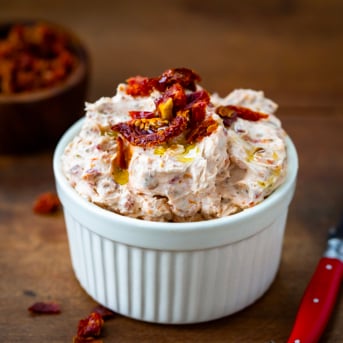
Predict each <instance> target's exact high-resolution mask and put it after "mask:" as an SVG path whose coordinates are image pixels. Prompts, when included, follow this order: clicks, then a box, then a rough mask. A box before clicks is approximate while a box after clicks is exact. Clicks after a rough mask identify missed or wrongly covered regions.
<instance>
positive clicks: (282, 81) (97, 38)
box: [0, 0, 343, 342]
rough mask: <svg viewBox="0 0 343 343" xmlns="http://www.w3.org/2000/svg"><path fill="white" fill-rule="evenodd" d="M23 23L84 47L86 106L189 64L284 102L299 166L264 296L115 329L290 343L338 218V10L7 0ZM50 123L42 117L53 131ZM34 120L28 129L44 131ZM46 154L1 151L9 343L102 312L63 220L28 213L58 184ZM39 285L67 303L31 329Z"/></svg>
mask: <svg viewBox="0 0 343 343" xmlns="http://www.w3.org/2000/svg"><path fill="white" fill-rule="evenodd" d="M22 19H29V20H30V19H44V20H48V21H51V22H55V23H57V24H60V25H62V26H65V27H66V28H68V29H70V30H72V31H74V33H75V34H76V35H77V36H79V38H80V39H81V40H82V41H83V42H84V44H85V46H86V47H87V49H88V52H89V55H90V59H91V69H90V82H89V89H88V93H87V96H86V100H87V101H89V102H93V101H95V100H97V99H98V98H99V97H102V96H112V95H114V93H115V91H116V86H117V84H118V83H120V82H123V81H125V80H126V79H127V78H129V77H131V76H135V75H138V74H141V75H144V76H157V75H159V74H161V73H162V72H163V71H164V70H165V69H169V68H174V67H187V68H192V69H194V70H195V71H196V72H197V73H198V74H200V75H201V77H202V80H203V81H202V85H203V86H204V87H205V88H207V89H208V90H209V91H211V92H218V93H219V94H220V95H221V96H225V95H226V94H227V93H229V92H230V91H232V90H233V89H234V88H252V89H256V90H263V91H264V92H265V94H266V96H267V97H269V98H271V99H273V100H274V101H276V102H277V103H278V104H279V106H280V107H279V110H278V112H277V115H278V116H279V117H280V118H281V120H282V124H283V127H284V128H285V129H286V131H287V133H289V135H290V137H291V138H292V140H293V141H294V143H295V145H296V147H297V150H298V153H299V159H300V169H299V177H298V186H297V189H296V194H295V198H294V201H293V203H292V208H291V210H290V215H289V219H288V225H287V231H286V236H285V242H284V250H283V256H282V263H281V266H280V272H279V274H278V276H277V279H276V281H275V283H274V284H273V286H272V288H271V290H270V291H269V292H268V294H267V296H265V297H264V298H263V299H261V300H260V301H259V302H258V303H257V304H256V305H254V306H252V307H251V308H249V309H247V310H246V311H243V312H240V313H238V314H237V315H235V316H231V317H228V318H224V319H223V320H220V321H215V322H211V323H206V324H203V325H198V326H190V327H182V328H180V327H172V326H170V327H165V326H152V325H148V324H146V323H140V322H135V321H130V320H128V319H127V318H124V317H118V318H117V319H116V321H114V322H113V324H111V323H109V324H106V325H108V326H107V335H108V336H109V339H110V336H111V335H112V337H113V336H114V337H115V341H116V342H119V341H120V342H137V341H140V342H153V341H158V342H176V341H177V342H186V341H187V342H194V341H197V342H200V341H205V342H209V341H213V342H223V341H225V342H226V341H232V342H284V341H285V340H286V337H287V335H288V333H289V331H290V329H291V326H292V324H293V320H294V317H295V314H296V311H297V308H298V305H299V302H300V299H301V296H302V294H303V291H304V289H305V287H306V285H307V283H308V280H309V279H310V277H311V276H312V273H313V271H314V268H315V266H316V264H317V262H318V259H319V258H320V256H321V255H322V253H323V252H324V249H325V245H326V238H327V231H328V229H329V227H330V226H332V225H333V224H335V223H336V220H337V218H338V217H339V215H340V214H341V212H342V206H343V187H342V175H343V154H342V152H341V149H342V146H343V134H342V132H343V64H342V61H343V1H342V0H259V1H257V0H256V1H255V0H242V1H240V0H239V1H237V0H236V1H230V0H206V1H205V0H163V1H157V0H146V1H142V0H141V1H137V0H130V1H124V0H120V1H115V0H112V1H110V0H108V1H106V0H92V1H90V0H74V1H73V0H0V21H2V22H8V21H10V20H22ZM66 102H67V103H68V105H69V102H68V101H66ZM0 105H1V98H0ZM50 108H51V106H50V107H49V109H50ZM68 108H70V105H69V106H68ZM0 109H1V108H0ZM55 110H58V108H57V106H56V108H55ZM24 112H25V111H24ZM60 112H61V111H59V113H60ZM19 114H22V117H24V116H25V114H26V113H19ZM61 114H62V113H61ZM10 117H11V116H10ZM28 117H29V116H28ZM55 117H56V115H55V116H54V115H51V113H50V112H49V111H48V113H47V114H46V116H44V118H48V120H49V126H54V124H50V121H51V120H52V119H53V118H55ZM57 117H58V116H57ZM1 119H2V116H1V111H0V147H1V137H2V136H3V135H5V134H6V132H7V131H8V129H7V127H6V125H4V124H3V122H2V121H1ZM24 119H25V118H24ZM26 119H27V118H26ZM28 119H29V122H28V125H30V130H31V129H32V128H35V127H37V126H38V125H36V122H34V123H31V124H30V122H31V121H32V120H31V119H30V117H29V118H28ZM15 122H16V123H17V122H18V123H19V124H18V125H20V124H22V123H25V122H24V121H23V119H22V120H15ZM22 126H23V127H24V132H28V135H30V136H35V135H34V134H32V131H30V130H28V129H27V126H26V124H25V125H22ZM1 130H2V131H1ZM41 131H44V130H41V129H39V130H38V132H41ZM9 136H13V135H10V134H8V137H9ZM15 138H16V137H15ZM3 141H4V142H5V143H7V140H6V139H4V140H3ZM43 143H45V141H43ZM24 144H26V137H24ZM51 158H52V149H50V150H48V151H45V152H43V153H32V154H28V155H23V156H15V155H13V156H12V155H10V156H5V155H1V153H0V219H1V220H0V233H1V235H2V237H1V238H2V239H1V241H0V251H1V254H2V256H0V257H1V258H0V270H1V271H2V279H1V282H0V294H1V299H0V310H3V312H4V313H6V316H2V318H0V328H1V330H0V341H6V342H8V341H9V340H8V339H7V338H8V337H14V340H12V341H13V342H22V341H23V340H25V341H26V342H38V341H39V342H43V341H44V342H47V341H50V342H66V341H68V342H69V341H70V338H71V337H72V335H73V334H74V331H75V325H76V323H77V320H79V318H81V316H83V315H84V314H85V313H87V311H88V310H89V309H90V308H91V307H92V306H93V303H92V302H91V300H90V298H88V297H87V296H86V295H85V294H84V293H82V292H80V289H79V285H78V283H77V282H76V280H74V277H73V276H72V274H71V266H70V262H69V255H68V250H67V249H68V247H67V239H66V236H65V230H64V224H63V217H62V215H59V216H55V217H54V216H53V217H44V218H41V217H37V216H34V215H33V214H32V209H31V202H32V199H34V198H35V197H36V196H37V194H39V193H41V192H45V191H46V190H54V189H55V185H54V179H53V174H52V162H51ZM28 232H29V235H28ZM28 237H29V240H28ZM1 243H2V244H1ZM52 251H53V253H51V252H52ZM56 256H58V258H56ZM42 275H43V277H42ZM51 280H53V284H52V283H51ZM8 285H11V286H10V287H8ZM23 287H25V288H26V290H29V291H26V293H25V291H24V293H23ZM31 289H32V290H35V292H36V293H37V294H39V296H40V297H43V296H46V298H48V299H50V298H55V299H60V300H61V301H62V303H63V304H64V306H65V308H66V310H65V312H64V313H63V316H58V317H54V318H52V319H50V318H47V319H45V320H46V322H44V323H45V324H43V325H42V324H41V323H42V322H41V321H39V320H37V321H34V322H33V321H32V318H29V317H28V316H27V313H26V311H25V309H26V308H27V306H28V303H29V302H31V301H32V298H31V295H30V294H31V293H30V292H31V291H30V290H31ZM13 307H15V308H14V309H13ZM8 309H10V311H9V310H8ZM23 309H24V311H23ZM342 309H343V302H342V297H341V298H340V300H339V301H338V305H337V307H336V312H335V313H334V315H333V317H332V319H331V322H330V324H329V326H328V328H327V330H326V336H325V337H324V338H323V340H322V342H342V341H343V332H342V328H343V325H342V323H343V310H342ZM49 320H50V321H49ZM1 321H2V322H1ZM18 323H20V324H18ZM18 325H20V329H19V330H18V328H17V326H18ZM56 335H59V336H58V337H57V338H56ZM2 337H5V339H3V340H2V339H1V338H2ZM16 337H17V339H15V338H16ZM22 337H24V338H22ZM224 337H225V339H224ZM30 339H31V340H30ZM107 341H108V342H110V341H111V340H106V342H107Z"/></svg>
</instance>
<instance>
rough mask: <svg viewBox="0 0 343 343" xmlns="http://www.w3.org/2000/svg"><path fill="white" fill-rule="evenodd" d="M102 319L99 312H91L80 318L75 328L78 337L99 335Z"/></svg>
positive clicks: (102, 323)
mask: <svg viewBox="0 0 343 343" xmlns="http://www.w3.org/2000/svg"><path fill="white" fill-rule="evenodd" d="M103 325H104V320H103V319H102V316H101V314H99V313H97V312H92V313H91V314H90V315H89V316H88V317H87V318H85V319H81V320H80V321H79V325H78V328H77V337H78V338H95V337H98V336H100V334H101V329H102V327H103Z"/></svg>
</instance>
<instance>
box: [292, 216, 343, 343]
mask: <svg viewBox="0 0 343 343" xmlns="http://www.w3.org/2000/svg"><path fill="white" fill-rule="evenodd" d="M342 278H343V219H342V221H341V222H340V223H339V225H338V226H337V228H336V230H335V231H334V232H333V233H331V235H330V237H329V239H328V246H327V250H326V251H325V254H324V256H323V257H322V258H321V259H320V261H319V263H318V266H317V268H316V270H315V272H314V274H313V276H312V279H311V281H310V283H309V285H308V286H307V288H306V290H305V293H304V295H303V298H302V300H301V303H300V307H299V310H298V313H297V316H296V319H295V323H294V326H293V329H292V332H291V335H290V337H289V339H288V341H287V343H316V342H318V340H319V338H320V336H321V335H322V333H323V331H324V329H325V326H326V324H327V322H328V320H329V317H330V314H331V311H332V309H333V307H334V304H335V300H336V298H337V294H338V292H339V288H340V284H341V281H342Z"/></svg>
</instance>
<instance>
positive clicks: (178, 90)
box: [155, 83, 187, 113]
mask: <svg viewBox="0 0 343 343" xmlns="http://www.w3.org/2000/svg"><path fill="white" fill-rule="evenodd" d="M168 99H172V101H173V110H174V113H176V112H177V111H178V110H180V109H183V108H184V107H185V106H186V104H187V96H186V92H185V90H184V88H183V87H182V86H181V85H180V84H179V83H175V84H174V85H172V86H171V87H169V88H168V89H166V90H165V92H164V93H162V95H161V97H159V98H158V99H157V100H156V101H155V104H156V107H157V109H158V108H159V105H160V104H161V103H165V102H167V101H168Z"/></svg>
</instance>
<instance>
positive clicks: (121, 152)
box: [115, 137, 131, 169]
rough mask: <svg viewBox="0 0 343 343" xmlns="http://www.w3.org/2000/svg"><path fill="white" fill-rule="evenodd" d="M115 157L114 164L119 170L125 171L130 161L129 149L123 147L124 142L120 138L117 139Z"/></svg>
mask: <svg viewBox="0 0 343 343" xmlns="http://www.w3.org/2000/svg"><path fill="white" fill-rule="evenodd" d="M117 147H118V151H117V156H116V158H115V163H116V164H117V166H118V167H120V168H121V169H127V167H128V165H129V160H130V157H131V156H130V149H129V147H127V146H126V145H125V142H124V141H123V139H122V138H121V137H117Z"/></svg>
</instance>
